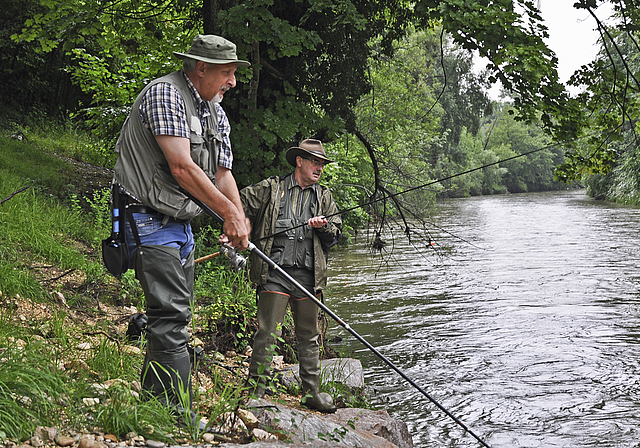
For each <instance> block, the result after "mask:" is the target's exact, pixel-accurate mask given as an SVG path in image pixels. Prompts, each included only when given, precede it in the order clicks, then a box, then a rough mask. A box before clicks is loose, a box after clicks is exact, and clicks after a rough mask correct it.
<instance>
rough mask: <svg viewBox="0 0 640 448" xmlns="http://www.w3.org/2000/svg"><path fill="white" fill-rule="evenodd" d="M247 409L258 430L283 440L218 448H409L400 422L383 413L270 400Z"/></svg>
mask: <svg viewBox="0 0 640 448" xmlns="http://www.w3.org/2000/svg"><path fill="white" fill-rule="evenodd" d="M247 408H248V409H250V410H251V411H252V412H253V413H254V414H255V415H256V417H257V418H258V420H259V422H260V425H259V428H260V429H264V428H268V429H269V430H270V431H271V432H272V434H273V433H275V434H284V435H286V437H287V443H285V442H283V441H278V442H275V441H269V442H268V443H269V445H266V443H267V442H254V443H251V444H248V445H233V444H227V445H220V447H221V448H222V447H224V448H231V447H238V448H240V447H245V448H260V447H263V446H264V447H267V446H268V447H279V446H282V447H289V448H293V447H305V448H308V447H318V448H320V447H323V448H326V447H344V446H351V447H360V448H398V447H401V448H412V447H413V440H412V439H411V435H410V434H409V430H408V428H407V426H406V424H404V423H403V422H401V421H398V420H395V419H392V418H391V417H390V416H389V414H388V413H387V412H386V411H371V410H368V409H338V411H337V412H336V413H335V414H319V413H317V412H312V411H305V410H299V409H292V408H288V407H286V406H283V405H281V404H278V403H274V402H271V401H270V400H266V399H261V400H249V402H248V403H247Z"/></svg>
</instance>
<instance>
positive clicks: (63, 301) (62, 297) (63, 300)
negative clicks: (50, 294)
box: [56, 291, 67, 307]
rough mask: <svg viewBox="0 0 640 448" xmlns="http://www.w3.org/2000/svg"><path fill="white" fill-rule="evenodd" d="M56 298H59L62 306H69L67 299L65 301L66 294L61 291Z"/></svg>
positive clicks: (57, 292)
mask: <svg viewBox="0 0 640 448" xmlns="http://www.w3.org/2000/svg"><path fill="white" fill-rule="evenodd" d="M56 297H57V298H58V302H60V305H62V306H64V307H66V306H67V299H65V297H64V294H62V293H61V292H60V291H56Z"/></svg>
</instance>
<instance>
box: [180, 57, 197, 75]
mask: <svg viewBox="0 0 640 448" xmlns="http://www.w3.org/2000/svg"><path fill="white" fill-rule="evenodd" d="M197 63H198V61H197V60H195V59H191V58H185V59H183V61H182V69H183V70H184V71H185V72H194V71H195V70H196V64H197Z"/></svg>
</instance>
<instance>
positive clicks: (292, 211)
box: [269, 176, 317, 271]
mask: <svg viewBox="0 0 640 448" xmlns="http://www.w3.org/2000/svg"><path fill="white" fill-rule="evenodd" d="M292 181H293V176H288V177H286V178H285V182H282V183H280V188H284V196H283V197H282V200H281V201H280V208H279V210H278V218H277V219H276V227H275V232H274V233H276V236H275V237H274V238H273V245H272V246H271V254H270V256H269V257H270V258H271V259H272V260H273V261H274V262H275V263H276V264H278V265H280V266H282V267H299V268H306V269H309V270H310V271H313V229H311V227H309V226H307V225H304V224H306V223H307V221H309V219H311V218H313V217H314V216H315V210H316V203H317V197H316V190H315V188H314V187H311V188H308V189H306V190H302V191H300V194H299V195H298V200H299V203H296V204H294V203H293V201H292V198H293V195H292V193H293V191H294V189H296V188H299V187H298V186H295V187H291V188H289V186H287V185H286V183H287V182H292ZM303 199H304V201H303ZM279 232H283V233H280V234H279Z"/></svg>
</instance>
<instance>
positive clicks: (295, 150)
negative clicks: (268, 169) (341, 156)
mask: <svg viewBox="0 0 640 448" xmlns="http://www.w3.org/2000/svg"><path fill="white" fill-rule="evenodd" d="M298 156H300V157H303V158H308V157H310V156H312V157H317V158H318V159H319V160H322V161H323V162H324V163H331V162H333V160H331V159H329V158H327V155H326V153H325V152H324V148H323V147H322V142H321V141H320V140H315V139H313V138H308V139H306V140H303V141H302V143H300V146H293V147H291V148H289V149H288V150H287V154H286V157H287V162H289V165H291V166H296V157H298Z"/></svg>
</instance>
